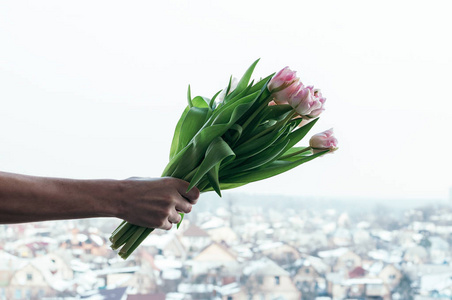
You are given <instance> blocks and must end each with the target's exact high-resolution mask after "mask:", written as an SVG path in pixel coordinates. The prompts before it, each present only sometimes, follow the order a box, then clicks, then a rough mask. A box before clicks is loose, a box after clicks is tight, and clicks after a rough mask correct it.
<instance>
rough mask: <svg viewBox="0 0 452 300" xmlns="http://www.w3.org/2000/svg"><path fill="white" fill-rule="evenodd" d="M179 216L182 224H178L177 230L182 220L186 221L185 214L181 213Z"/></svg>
mask: <svg viewBox="0 0 452 300" xmlns="http://www.w3.org/2000/svg"><path fill="white" fill-rule="evenodd" d="M179 215H180V217H181V219H180V222H179V223H177V229H179V226H180V224H181V223H182V220H183V219H184V216H185V214H184V213H179Z"/></svg>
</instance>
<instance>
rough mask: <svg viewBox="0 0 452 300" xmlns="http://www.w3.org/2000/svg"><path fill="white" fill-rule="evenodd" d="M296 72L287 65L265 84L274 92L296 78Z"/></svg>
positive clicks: (285, 86) (288, 84)
mask: <svg viewBox="0 0 452 300" xmlns="http://www.w3.org/2000/svg"><path fill="white" fill-rule="evenodd" d="M296 74H297V72H295V71H292V70H291V69H289V67H285V68H284V69H282V70H281V71H279V72H278V73H277V74H276V75H275V76H273V78H272V79H271V80H270V82H269V83H268V85H267V88H268V90H269V91H270V92H274V93H276V92H278V91H281V90H283V89H285V88H287V87H288V86H290V85H291V84H292V83H293V82H294V81H296V80H297V77H296Z"/></svg>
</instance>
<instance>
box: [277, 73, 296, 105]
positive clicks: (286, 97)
mask: <svg viewBox="0 0 452 300" xmlns="http://www.w3.org/2000/svg"><path fill="white" fill-rule="evenodd" d="M302 87H303V84H302V83H301V82H300V81H298V78H297V79H296V81H294V82H292V83H291V84H290V85H289V86H288V87H286V88H285V89H283V90H280V91H279V92H276V93H273V101H275V103H276V104H291V100H292V99H293V98H294V97H295V96H296V95H297V93H298V92H299V90H300V88H302Z"/></svg>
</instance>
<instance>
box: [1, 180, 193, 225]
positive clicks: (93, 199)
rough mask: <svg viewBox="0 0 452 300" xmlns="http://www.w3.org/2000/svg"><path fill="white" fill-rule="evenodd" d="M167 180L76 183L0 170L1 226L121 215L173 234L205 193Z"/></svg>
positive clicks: (178, 182) (124, 218) (134, 221)
mask: <svg viewBox="0 0 452 300" xmlns="http://www.w3.org/2000/svg"><path fill="white" fill-rule="evenodd" d="M187 188H188V182H186V181H183V180H180V179H176V178H170V177H164V178H155V179H147V178H146V179H145V178H131V179H126V180H76V179H62V178H48V177H36V176H27V175H20V174H13V173H5V172H0V224H11V223H24V222H36V221H47V220H64V219H80V218H94V217H116V218H120V219H123V220H126V221H128V222H129V223H132V224H135V225H140V226H143V227H149V228H160V229H165V230H169V229H171V227H172V225H173V224H176V223H178V222H179V221H180V219H181V217H180V215H179V212H183V213H189V212H190V211H191V209H192V205H193V204H196V202H197V200H198V198H199V190H198V189H196V188H193V189H192V190H190V191H189V192H188V193H187V192H186V191H187Z"/></svg>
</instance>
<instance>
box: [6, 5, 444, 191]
mask: <svg viewBox="0 0 452 300" xmlns="http://www.w3.org/2000/svg"><path fill="white" fill-rule="evenodd" d="M156 3H157V2H156V1H121V2H118V1H75V2H74V1H72V2H70V1H61V0H58V1H0V104H1V107H0V169H1V170H3V171H9V172H16V173H24V174H30V175H42V176H52V177H71V178H116V179H121V178H127V177H130V176H151V177H155V176H159V175H160V173H161V171H162V170H163V168H164V166H165V165H166V163H167V158H168V152H169V146H170V142H171V138H172V133H173V130H174V126H175V124H176V122H177V119H178V118H179V116H180V113H181V112H182V110H183V109H184V106H185V105H186V88H187V85H188V84H191V86H192V92H193V95H204V96H208V97H211V96H212V95H213V94H214V93H215V92H216V91H218V90H219V89H221V88H223V87H224V86H225V85H226V84H227V80H228V78H229V76H230V75H231V74H232V75H235V76H237V77H240V76H241V75H242V73H243V72H244V70H245V69H246V68H247V67H248V65H249V64H251V63H252V62H253V61H254V60H255V59H257V58H259V57H260V58H261V61H260V63H259V65H258V67H257V69H256V72H255V77H256V78H258V77H263V76H267V75H268V74H270V73H272V72H275V71H278V70H279V69H280V68H282V67H284V66H286V65H289V66H290V67H291V68H292V69H294V70H297V71H298V74H299V76H300V77H301V79H302V81H303V82H304V83H305V84H314V85H315V86H316V87H318V88H321V89H322V92H323V94H324V96H326V97H327V105H326V109H327V110H326V112H325V113H324V114H323V115H322V117H321V120H320V121H319V122H318V123H317V124H316V126H315V127H314V128H313V130H312V132H311V133H312V134H314V133H317V132H320V131H323V130H326V129H328V128H330V127H334V129H335V132H336V135H337V138H338V139H339V143H340V144H339V146H340V149H339V150H338V151H337V152H336V153H335V154H334V155H328V156H325V157H323V158H321V159H318V160H316V161H313V162H310V163H308V164H306V165H303V166H302V167H300V168H298V169H296V170H294V171H292V172H289V173H286V174H284V175H281V176H279V177H277V178H273V179H268V180H266V181H262V182H260V183H254V184H251V185H249V186H246V187H243V188H240V189H238V190H237V191H238V192H246V193H253V192H257V193H272V194H276V193H284V194H290V195H300V196H302V197H304V196H306V197H308V196H327V197H330V196H332V197H334V196H337V197H348V196H350V197H381V198H382V199H389V198H397V197H400V198H405V199H407V198H434V199H446V198H447V197H448V193H449V188H450V187H451V186H452V175H451V167H452V158H451V155H450V152H451V149H452V138H451V133H450V131H451V129H452V125H451V118H452V104H451V103H452V92H451V87H452V84H451V82H452V74H451V72H452V71H451V70H452V39H451V38H450V36H451V35H450V34H451V33H450V32H451V28H452V19H451V18H450V11H451V10H450V5H449V3H450V2H449V1H429V2H428V3H427V2H426V1H376V2H368V1H310V2H305V1H271V2H270V1H188V0H187V1H159V2H158V4H156ZM305 143H307V141H305Z"/></svg>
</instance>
